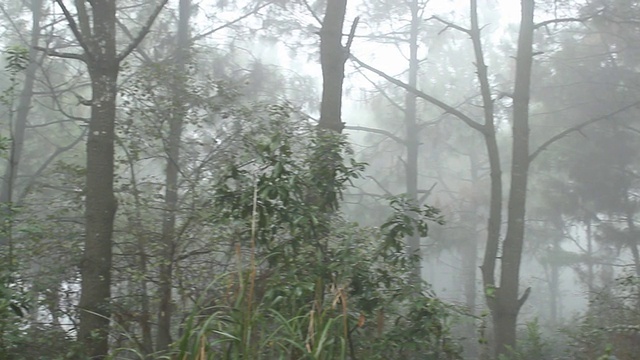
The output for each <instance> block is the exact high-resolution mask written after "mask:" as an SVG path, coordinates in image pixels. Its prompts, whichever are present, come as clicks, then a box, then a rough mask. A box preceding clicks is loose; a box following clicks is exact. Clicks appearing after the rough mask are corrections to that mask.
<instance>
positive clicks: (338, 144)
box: [175, 106, 459, 359]
mask: <svg viewBox="0 0 640 360" xmlns="http://www.w3.org/2000/svg"><path fill="white" fill-rule="evenodd" d="M293 114H295V113H294V112H293V110H292V109H291V108H290V107H288V106H271V107H269V119H270V122H267V123H263V124H261V125H257V126H259V127H260V128H261V131H260V132H258V133H255V134H254V135H255V136H252V137H247V138H244V139H243V141H242V143H241V144H240V145H239V146H240V149H242V151H238V152H236V156H235V157H232V158H229V159H228V162H227V163H226V164H225V166H224V167H223V168H222V169H220V178H219V180H218V182H217V184H216V186H215V191H214V192H213V199H212V204H211V206H212V208H211V214H212V215H211V217H210V221H212V222H214V223H217V224H219V225H223V224H224V226H225V227H228V228H229V229H228V231H229V232H230V233H232V234H235V236H236V240H235V245H234V247H235V249H236V251H235V253H236V255H235V257H236V270H235V271H234V272H233V273H228V274H226V275H224V276H222V277H220V278H219V279H218V280H217V281H216V282H214V283H213V284H211V286H210V289H209V291H208V293H213V294H216V295H214V297H213V298H207V299H200V301H199V304H198V305H199V306H197V307H196V308H195V310H194V312H193V313H192V314H191V315H190V317H189V318H188V320H187V321H186V323H185V325H184V329H183V336H182V338H181V339H180V340H179V341H178V342H177V343H176V348H175V352H176V354H175V355H177V357H178V358H181V359H205V358H207V359H217V358H233V359H240V358H251V359H260V358H264V359H274V358H296V359H345V358H347V357H348V354H350V355H349V356H351V357H362V358H369V359H387V358H389V356H392V357H395V356H397V354H398V353H402V354H403V355H404V356H405V357H407V358H409V359H411V358H421V359H424V358H425V356H427V357H426V358H429V359H430V358H434V359H436V358H438V359H443V358H447V359H449V358H451V359H453V358H457V357H458V351H459V349H458V348H457V346H456V343H455V342H454V341H453V340H452V339H450V337H449V333H448V317H449V316H448V313H449V311H450V310H449V309H448V306H447V305H445V304H444V303H442V302H441V301H440V300H438V299H437V298H435V296H434V295H433V294H430V293H418V292H417V291H416V289H415V288H414V287H413V286H412V285H411V281H410V279H409V274H410V269H411V267H412V264H413V263H414V261H416V259H415V258H414V257H412V256H410V255H408V254H406V251H405V248H404V242H403V240H404V237H405V236H407V235H409V234H411V233H413V232H414V231H418V232H419V233H420V234H422V235H425V234H426V232H427V230H428V223H429V222H433V221H435V222H441V221H442V219H441V218H440V217H439V215H438V211H437V210H436V209H434V208H431V207H428V206H427V207H423V208H419V207H416V206H413V205H412V204H409V203H408V202H407V200H406V199H404V198H392V199H390V203H391V206H392V208H393V210H394V213H393V216H392V217H391V218H390V219H389V221H388V222H386V223H385V224H383V225H381V226H380V227H379V228H362V227H360V226H358V225H357V224H352V223H349V222H347V221H346V220H345V219H344V217H343V215H341V214H340V213H339V212H335V211H334V212H331V213H328V212H326V209H323V208H321V206H322V205H318V204H319V203H318V202H316V201H309V197H310V196H311V197H314V196H318V192H316V191H317V190H318V189H324V190H323V191H324V192H322V191H321V192H320V193H321V194H323V196H325V197H324V199H325V200H326V201H327V203H331V202H335V201H337V199H339V198H340V195H341V193H342V191H343V190H344V189H345V188H346V187H347V186H348V185H349V183H350V181H351V179H355V178H358V177H359V176H360V173H361V171H362V169H363V166H364V164H361V163H358V162H356V161H355V160H353V159H351V158H350V154H351V152H350V151H349V150H347V148H346V139H345V138H344V137H341V136H333V138H331V137H330V136H328V135H327V134H321V135H319V134H318V133H317V132H315V131H313V130H311V129H310V128H309V125H307V124H305V123H304V122H300V121H292V115H293ZM254 126H256V125H254ZM302 134H305V135H304V136H301V135H302ZM319 144H322V145H323V146H326V144H332V145H333V146H335V148H334V151H335V152H334V155H333V156H334V159H333V160H340V165H339V166H337V167H335V177H334V179H335V182H333V183H332V184H328V183H327V182H326V181H327V180H326V179H327V177H323V176H317V173H314V172H313V170H312V169H313V168H314V166H316V165H317V161H321V159H314V158H313V156H312V155H313V154H317V151H316V150H317V149H316V146H318V145H319ZM332 192H333V193H332ZM334 209H335V207H334ZM207 302H208V305H207Z"/></svg>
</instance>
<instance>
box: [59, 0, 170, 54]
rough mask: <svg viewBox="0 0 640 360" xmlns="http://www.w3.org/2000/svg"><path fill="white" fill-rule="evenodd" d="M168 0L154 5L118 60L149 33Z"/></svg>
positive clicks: (129, 52)
mask: <svg viewBox="0 0 640 360" xmlns="http://www.w3.org/2000/svg"><path fill="white" fill-rule="evenodd" d="M58 1H59V0H58ZM168 1H169V0H162V2H161V3H160V5H158V6H157V7H156V9H155V10H154V11H153V14H151V16H149V19H147V23H146V24H145V25H144V26H143V27H142V29H140V32H139V33H138V36H137V37H136V38H134V39H133V41H131V43H130V44H129V46H127V48H126V49H124V50H123V51H122V52H121V53H120V54H119V55H118V62H121V61H122V60H124V59H125V58H126V57H127V56H129V54H131V52H132V51H133V50H134V49H135V48H137V47H138V45H140V43H141V42H142V40H143V39H144V37H145V36H147V34H148V33H149V30H151V26H152V25H153V23H154V22H155V21H156V18H157V17H158V15H160V12H161V11H162V9H163V8H164V6H165V5H166V4H167V2H168Z"/></svg>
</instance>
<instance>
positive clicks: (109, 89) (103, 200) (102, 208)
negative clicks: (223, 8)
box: [51, 0, 167, 359]
mask: <svg viewBox="0 0 640 360" xmlns="http://www.w3.org/2000/svg"><path fill="white" fill-rule="evenodd" d="M55 2H56V4H58V6H59V7H60V8H61V9H62V11H63V14H64V16H65V18H66V20H67V23H68V24H69V27H70V28H71V30H72V31H73V34H74V35H75V37H76V40H77V41H78V43H79V44H80V46H81V47H82V49H83V50H84V52H83V54H82V55H77V54H60V53H55V52H51V54H52V55H54V56H59V57H64V58H72V59H77V60H81V61H84V62H85V63H86V64H87V68H88V70H89V76H90V77H91V90H92V100H91V120H90V121H89V135H88V138H87V170H86V171H87V178H86V184H85V241H84V254H83V259H82V264H81V267H80V272H81V276H82V280H81V286H82V292H81V295H80V303H79V305H78V307H79V314H80V326H79V329H78V340H79V341H81V342H82V343H83V345H84V350H85V352H86V355H87V356H89V357H90V358H92V359H104V358H105V357H106V356H107V355H108V353H109V341H108V340H109V339H108V336H109V323H110V318H111V308H110V303H111V264H112V256H113V249H112V247H113V239H112V235H113V222H114V219H115V214H116V208H117V201H116V198H115V196H114V193H113V181H114V162H113V161H114V142H115V120H116V97H117V91H118V89H117V81H118V73H119V68H120V62H121V61H122V60H123V59H124V58H125V57H126V56H127V55H128V54H129V53H131V51H133V49H134V48H135V47H137V45H138V44H139V43H140V42H141V41H142V39H143V38H144V36H145V35H146V34H147V33H148V31H149V28H150V27H151V25H152V24H153V22H154V20H155V19H156V17H157V16H158V14H159V13H160V11H161V9H162V8H163V7H164V5H165V4H166V2H167V0H162V1H161V3H160V5H158V7H156V10H155V11H154V13H153V14H152V16H151V17H150V18H149V19H148V21H147V23H146V24H145V26H144V27H143V28H142V29H141V31H140V33H139V34H138V37H137V38H136V39H134V40H133V41H132V43H131V44H130V45H129V46H128V47H127V48H126V49H124V50H123V52H121V53H120V54H118V52H117V49H116V0H101V1H93V2H91V4H90V8H91V16H90V15H89V13H88V12H87V3H86V2H85V1H76V2H75V9H76V10H77V20H76V18H75V17H74V16H73V15H72V14H71V12H70V11H69V8H68V7H67V6H66V5H65V2H64V0H55Z"/></svg>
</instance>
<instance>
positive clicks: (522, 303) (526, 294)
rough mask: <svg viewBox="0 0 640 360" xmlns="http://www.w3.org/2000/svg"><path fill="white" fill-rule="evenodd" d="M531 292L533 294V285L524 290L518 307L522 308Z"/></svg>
mask: <svg viewBox="0 0 640 360" xmlns="http://www.w3.org/2000/svg"><path fill="white" fill-rule="evenodd" d="M530 294H531V287H528V288H527V289H526V290H525V291H524V294H522V296H521V297H520V299H518V309H520V308H521V307H522V305H524V303H525V302H527V299H528V298H529V295H530Z"/></svg>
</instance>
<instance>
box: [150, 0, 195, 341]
mask: <svg viewBox="0 0 640 360" xmlns="http://www.w3.org/2000/svg"><path fill="white" fill-rule="evenodd" d="M190 12H191V0H180V6H179V19H178V35H177V38H178V40H177V46H176V64H175V74H174V75H173V76H175V80H174V84H175V85H174V88H173V90H172V91H173V104H172V105H173V106H172V109H171V111H172V114H171V118H170V119H169V139H168V144H167V148H166V152H167V169H166V177H165V198H164V201H165V209H164V216H163V219H162V260H161V262H160V264H161V265H160V277H159V280H160V284H159V293H160V306H159V309H158V335H157V339H156V346H157V349H158V350H159V351H164V350H167V349H168V348H169V345H170V344H171V313H172V291H173V266H174V261H175V259H174V253H175V246H176V239H175V228H176V212H177V210H178V185H179V183H178V181H179V172H180V145H181V138H182V128H183V123H184V117H185V112H186V104H185V98H184V93H185V86H184V82H185V77H186V76H187V74H186V62H187V59H188V56H189V55H188V54H189V48H190V46H189V36H190V35H189V18H190V16H191V15H190Z"/></svg>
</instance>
